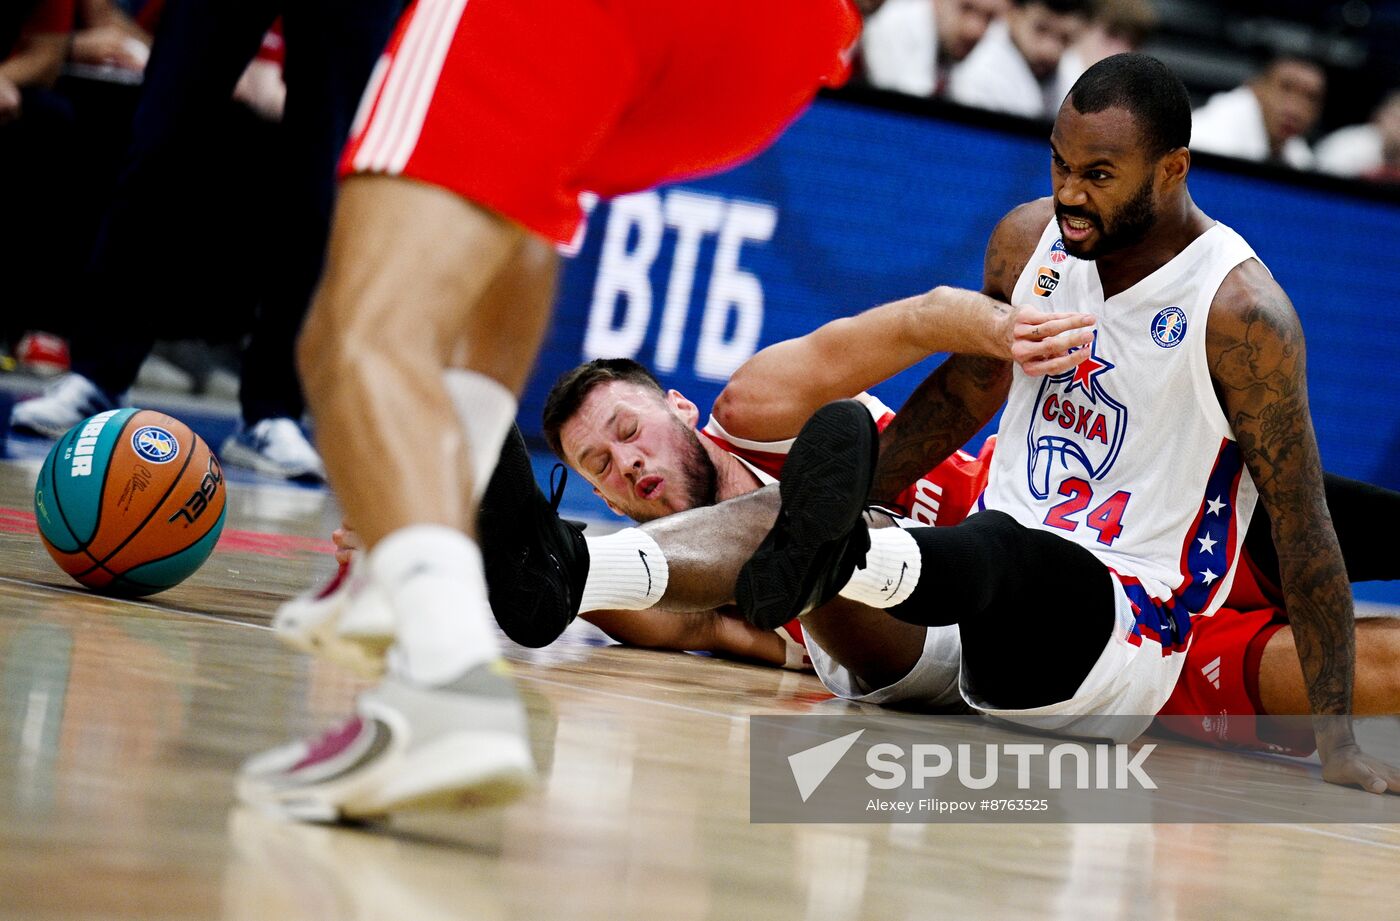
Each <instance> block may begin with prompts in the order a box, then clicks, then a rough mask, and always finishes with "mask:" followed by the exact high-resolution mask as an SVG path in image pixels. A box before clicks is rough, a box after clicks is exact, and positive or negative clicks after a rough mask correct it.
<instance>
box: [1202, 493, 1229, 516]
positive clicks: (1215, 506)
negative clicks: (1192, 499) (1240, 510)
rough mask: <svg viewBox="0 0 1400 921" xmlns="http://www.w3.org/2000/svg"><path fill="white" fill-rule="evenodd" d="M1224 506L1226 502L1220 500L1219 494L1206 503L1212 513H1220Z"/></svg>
mask: <svg viewBox="0 0 1400 921" xmlns="http://www.w3.org/2000/svg"><path fill="white" fill-rule="evenodd" d="M1224 507H1225V503H1224V502H1221V501H1220V497H1219V496H1216V497H1215V498H1214V499H1211V500H1210V501H1208V502H1207V503H1206V510H1207V511H1209V512H1210V513H1211V514H1212V515H1219V514H1220V510H1221V509H1222V508H1224Z"/></svg>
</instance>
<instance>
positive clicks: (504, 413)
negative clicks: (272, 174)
mask: <svg viewBox="0 0 1400 921" xmlns="http://www.w3.org/2000/svg"><path fill="white" fill-rule="evenodd" d="M524 245H525V234H524V232H523V231H521V230H520V229H519V228H517V227H515V226H514V225H512V224H509V223H507V222H506V221H504V220H502V219H500V218H499V217H496V216H495V215H493V214H490V213H488V212H486V211H484V210H482V209H480V208H477V207H476V206H474V205H471V204H469V203H467V202H466V201H465V200H463V199H461V198H459V197H457V196H456V195H453V194H452V193H450V192H446V191H444V190H441V189H437V188H433V187H430V186H426V185H420V184H416V183H411V182H407V181H404V180H397V179H368V178H357V179H354V180H352V181H350V182H347V183H346V184H345V186H344V188H343V190H342V192H341V198H340V205H339V211H338V213H337V216H336V224H335V229H334V231H333V233H332V237H331V248H330V253H329V257H328V263H327V275H326V278H325V281H324V282H323V284H322V288H321V290H320V292H319V293H318V296H317V299H316V303H315V304H314V305H313V307H312V313H311V316H310V318H309V319H308V323H307V328H306V332H305V334H304V335H303V339H302V342H301V344H300V359H301V366H302V372H303V378H304V380H305V383H306V389H307V397H308V400H309V402H310V404H311V406H312V407H313V409H314V411H315V413H316V415H317V417H318V419H319V423H320V424H319V433H320V436H321V437H320V439H319V440H320V442H321V446H322V450H323V453H324V454H325V459H326V463H327V468H328V470H329V472H330V475H331V482H332V483H333V484H334V486H335V488H336V490H337V493H338V494H339V495H340V497H341V499H342V501H343V502H344V504H345V507H346V509H347V513H348V514H349V516H350V517H351V519H352V520H354V521H355V522H356V524H357V526H358V527H359V528H361V530H362V533H363V535H364V537H365V540H366V543H367V544H368V546H369V552H368V553H367V555H366V558H365V560H364V564H363V567H362V570H363V571H364V573H365V574H366V576H365V578H364V579H363V581H362V582H360V583H358V584H356V583H354V582H352V584H351V586H350V588H349V590H348V597H347V598H346V600H345V609H344V611H343V613H342V615H341V620H342V621H343V622H345V623H347V624H350V623H353V622H354V621H356V620H357V619H361V620H372V621H383V620H385V615H386V613H387V615H388V617H387V619H388V620H389V622H391V623H392V624H393V625H394V640H395V645H394V649H393V650H392V654H391V657H390V667H389V675H388V677H387V678H386V679H385V680H384V682H383V683H382V684H381V685H380V686H379V687H378V688H375V689H374V690H372V691H369V692H366V693H365V694H364V695H362V696H361V698H360V701H359V705H358V713H357V716H356V717H355V718H354V719H352V720H351V721H350V722H349V723H347V724H346V725H345V726H344V727H342V728H341V729H339V730H337V731H335V732H333V733H331V734H330V735H328V736H327V737H325V738H324V739H322V740H321V741H320V742H317V743H315V744H310V745H307V744H295V745H291V746H287V747H285V748H282V749H278V750H274V751H272V752H269V753H268V754H267V755H264V756H262V757H260V758H257V759H253V760H252V761H250V762H249V764H248V765H247V766H245V769H244V774H243V778H242V782H241V785H240V795H241V796H242V797H243V798H244V799H245V800H246V801H249V802H251V803H253V804H255V805H259V806H262V807H264V808H269V809H274V810H278V811H281V812H284V813H287V814H290V815H293V816H295V817H298V818H305V819H320V820H329V819H335V818H339V817H343V816H360V815H376V814H381V813H384V812H388V811H391V810H394V809H398V808H403V807H407V806H419V805H433V804H440V803H453V802H459V801H463V800H468V801H481V800H490V799H496V798H500V797H504V796H509V795H512V794H513V793H514V792H516V791H517V790H519V789H520V788H521V787H522V786H523V785H524V784H525V783H526V782H527V781H528V779H529V778H530V776H531V774H532V772H533V765H532V762H531V758H530V754H529V749H528V745H527V740H526V738H525V723H524V712H523V709H522V708H521V706H520V702H519V700H518V698H517V697H516V696H515V693H514V689H513V687H512V685H511V683H510V681H509V679H508V678H507V677H505V675H504V674H503V666H501V665H500V664H499V654H500V651H499V647H498V643H497V640H496V637H495V633H494V630H493V629H492V627H491V624H490V615H489V608H488V605H487V599H486V585H485V578H484V575H483V572H482V566H481V556H480V552H479V550H478V549H477V545H476V544H475V542H474V541H473V540H472V539H471V538H470V537H469V536H468V534H469V533H474V531H475V528H474V522H473V521H472V516H471V514H470V512H469V509H470V508H472V507H473V505H474V502H473V498H474V496H473V473H474V471H478V470H483V469H488V465H489V460H488V458H494V457H495V456H496V455H497V453H498V452H499V449H500V443H501V440H502V438H503V437H504V435H505V433H506V431H507V430H508V427H509V424H510V421H509V420H510V419H511V418H512V417H513V415H514V411H515V397H514V389H515V388H518V387H520V386H521V384H522V383H523V379H524V376H525V374H526V373H528V367H529V364H530V362H531V361H532V359H533V355H534V350H535V348H536V346H537V343H538V339H539V335H540V332H541V330H542V329H543V325H544V322H545V319H546V318H545V317H544V316H534V315H532V314H537V313H538V314H543V313H544V312H545V311H544V309H543V308H542V307H541V306H540V305H525V307H524V309H522V310H520V311H519V316H520V320H521V322H519V323H517V324H515V326H514V328H510V327H505V328H503V327H502V326H501V325H499V324H498V323H492V322H481V321H480V318H479V317H476V316H474V311H475V310H476V309H478V307H479V304H480V302H481V301H482V298H483V296H484V295H485V294H486V293H487V292H488V291H489V290H490V288H491V286H492V284H493V283H494V282H495V281H496V279H497V276H498V275H499V274H500V273H501V272H502V271H505V270H507V267H509V266H512V265H513V260H514V257H515V256H516V255H517V254H518V253H519V252H520V250H521V249H522V247H523V246H524ZM545 268H546V269H552V266H548V265H546V266H545ZM488 319H490V318H488ZM497 319H498V318H497ZM467 336H474V337H477V339H478V340H479V343H480V344H479V345H478V344H473V346H472V349H473V350H474V351H477V352H480V351H481V350H492V349H497V350H500V351H501V352H503V353H504V355H505V357H503V358H502V359H501V360H502V363H503V366H504V367H508V368H515V367H518V369H519V370H516V371H515V373H514V374H513V375H512V376H511V378H510V379H509V380H506V381H497V380H495V379H493V378H490V377H487V376H485V375H481V374H476V373H474V372H466V373H465V377H463V378H460V379H458V380H457V381H456V386H455V388H454V389H455V391H456V392H457V396H458V398H459V399H464V398H465V401H466V402H469V403H471V404H472V405H475V406H477V407H478V408H479V412H478V415H479V416H480V418H482V419H485V420H492V419H494V420H497V421H496V422H495V424H494V429H493V427H492V425H491V424H490V423H482V424H481V425H480V426H477V427H476V428H475V429H474V431H473V432H472V433H471V434H472V436H475V437H474V438H472V437H469V436H468V434H467V433H466V432H465V431H464V429H463V427H462V424H461V423H460V421H459V420H458V417H457V414H456V410H455V409H454V406H453V399H452V397H451V396H449V393H448V386H447V384H446V382H445V379H444V373H445V372H446V370H447V367H448V364H449V362H450V360H451V358H452V357H453V354H454V352H455V350H456V349H457V347H458V346H459V345H460V344H461V342H462V341H463V338H464V337H467ZM464 389H465V390H467V391H470V392H468V393H465V394H464V393H463V392H462V391H463V390H464Z"/></svg>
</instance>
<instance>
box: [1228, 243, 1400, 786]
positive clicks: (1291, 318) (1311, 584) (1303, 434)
mask: <svg viewBox="0 0 1400 921" xmlns="http://www.w3.org/2000/svg"><path fill="white" fill-rule="evenodd" d="M1206 355H1207V360H1208V361H1209V363H1210V369H1211V378H1212V380H1213V381H1214V383H1215V387H1216V390H1217V393H1218V394H1219V397H1220V401H1221V404H1222V406H1223V407H1224V409H1225V415H1226V418H1227V419H1228V420H1229V422H1230V428H1231V430H1232V431H1233V432H1234V435H1235V438H1236V440H1237V441H1238V443H1239V446H1240V451H1241V453H1242V454H1243V456H1244V460H1245V463H1246V465H1247V466H1248V467H1249V472H1250V475H1251V476H1253V478H1254V482H1255V484H1256V485H1257V486H1258V488H1259V498H1260V500H1261V501H1262V502H1263V504H1264V508H1265V510H1266V511H1267V512H1268V513H1269V517H1270V519H1271V520H1272V522H1273V537H1274V545H1275V546H1276V547H1277V548H1278V555H1279V569H1280V573H1281V575H1282V579H1283V593H1284V598H1285V601H1286V605H1287V609H1288V616H1289V621H1290V624H1291V626H1292V629H1293V635H1294V637H1295V640H1296V644H1297V648H1298V660H1299V662H1300V664H1301V665H1302V669H1303V677H1304V681H1305V683H1306V684H1307V689H1308V700H1309V702H1310V704H1311V705H1312V712H1313V715H1314V720H1313V725H1314V731H1315V732H1316V735H1317V750H1318V755H1319V756H1320V757H1321V759H1322V765H1323V768H1322V776H1323V778H1324V779H1326V780H1328V781H1330V782H1332V783H1339V784H1350V785H1355V786H1359V787H1362V788H1364V789H1367V790H1370V791H1371V792H1374V793H1381V792H1384V791H1385V790H1386V789H1387V788H1389V789H1390V790H1391V791H1394V792H1400V771H1397V770H1396V769H1395V768H1393V767H1391V766H1390V765H1387V764H1385V763H1384V762H1381V761H1378V760H1375V759H1373V758H1370V757H1369V756H1367V755H1365V754H1364V753H1362V752H1361V750H1360V749H1359V748H1358V747H1357V745H1356V740H1355V737H1354V736H1353V734H1352V725H1351V715H1350V714H1351V708H1352V681H1353V676H1354V673H1355V665H1356V633H1355V623H1354V617H1355V614H1354V611H1353V608H1352V597H1351V585H1350V583H1349V582H1348V580H1347V574H1346V567H1345V564H1344V563H1343V561H1342V553H1341V548H1340V547H1339V546H1338V544H1337V535H1336V533H1335V531H1334V530H1333V527H1332V519H1331V516H1330V515H1329V514H1328V511H1327V503H1326V499H1325V496H1324V494H1323V488H1322V462H1321V460H1320V458H1319V456H1318V450H1317V438H1316V436H1315V434H1314V433H1313V425H1312V416H1311V414H1310V412H1309V409H1308V391H1307V380H1306V349H1305V346H1304V341H1303V329H1302V325H1301V324H1300V323H1299V320H1298V315H1297V313H1296V312H1295V311H1294V310H1293V305H1292V303H1291V302H1290V301H1289V300H1288V296H1287V295H1285V294H1284V293H1283V290H1282V289H1281V288H1280V287H1279V286H1278V284H1277V283H1276V282H1275V281H1274V280H1273V278H1272V277H1270V275H1269V273H1268V272H1267V270H1265V269H1264V267H1263V266H1262V265H1260V264H1259V263H1258V262H1255V261H1252V260H1251V261H1250V262H1247V263H1244V264H1243V265H1241V266H1239V267H1238V268H1236V269H1235V270H1234V271H1233V272H1231V273H1230V275H1229V276H1228V277H1227V278H1226V280H1225V282H1224V284H1222V285H1221V286H1220V291H1219V292H1218V293H1217V295H1216V298H1215V301H1214V303H1213V304H1212V305H1211V312H1210V320H1209V323H1208V326H1207V331H1206Z"/></svg>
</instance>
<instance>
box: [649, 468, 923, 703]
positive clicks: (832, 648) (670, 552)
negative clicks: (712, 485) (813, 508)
mask: <svg viewBox="0 0 1400 921" xmlns="http://www.w3.org/2000/svg"><path fill="white" fill-rule="evenodd" d="M778 504H779V501H778V489H777V487H776V486H768V487H765V488H763V489H760V490H759V491H757V492H753V493H749V494H748V495H746V496H740V497H739V498H737V499H731V500H729V501H728V502H724V503H721V504H720V505H716V506H711V507H709V508H700V509H692V510H691V511H688V512H682V513H680V514H678V515H670V516H667V517H666V518H661V519H658V520H656V521H652V522H649V523H647V524H645V525H643V526H642V530H643V531H646V532H647V533H648V534H650V535H651V537H652V539H653V540H655V541H656V543H657V544H658V545H659V546H660V547H661V549H662V551H663V552H664V553H665V554H666V560H667V563H668V565H669V566H670V582H669V583H668V584H667V586H666V594H665V596H664V597H663V598H662V599H661V601H660V602H658V603H657V604H656V605H655V607H653V608H651V609H650V610H654V611H673V612H678V613H679V612H688V611H695V610H698V609H702V608H717V607H720V606H721V605H725V604H729V603H731V602H733V600H734V582H735V580H736V579H737V578H738V575H739V570H740V569H741V568H742V567H743V565H744V563H745V562H747V561H748V559H749V557H751V556H752V555H753V552H754V551H755V550H756V549H758V545H759V543H760V542H761V541H762V540H763V538H764V536H765V535H767V533H768V531H769V530H770V529H771V528H772V527H773V521H774V519H775V518H776V517H777V514H778ZM892 524H893V523H892V522H891V521H890V520H889V519H888V518H886V517H885V516H883V515H881V516H875V518H874V519H873V526H874V527H888V526H892ZM802 629H803V630H804V631H806V632H807V633H809V634H810V635H811V636H812V637H813V638H814V639H816V641H817V642H818V643H819V644H820V645H821V647H822V649H824V650H825V651H826V652H827V653H828V654H829V655H830V656H831V657H832V658H833V659H835V660H836V661H837V662H839V663H840V664H841V665H843V666H845V667H846V668H848V669H850V670H851V671H852V672H853V673H854V674H856V675H857V676H858V677H859V678H860V679H861V680H862V681H864V682H865V683H867V684H869V685H870V686H871V687H882V686H884V685H888V684H893V683H894V682H895V681H898V680H899V679H900V678H903V677H904V676H905V675H907V674H908V673H909V670H910V669H912V668H913V667H914V664H915V663H916V662H918V661H919V656H920V655H921V654H922V653H923V649H924V636H925V635H926V633H927V632H928V628H927V627H922V626H918V625H916V624H907V623H904V622H903V621H899V620H896V619H894V618H893V617H891V616H890V615H889V614H887V613H885V612H884V611H881V610H877V609H875V608H870V607H866V606H865V605H862V604H857V603H855V602H853V601H848V600H846V599H844V598H836V599H833V600H832V601H830V602H828V603H827V604H825V605H823V606H822V607H820V608H818V609H816V610H815V611H812V612H811V613H809V614H805V615H803V617H802Z"/></svg>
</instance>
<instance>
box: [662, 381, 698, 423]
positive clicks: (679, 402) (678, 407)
mask: <svg viewBox="0 0 1400 921" xmlns="http://www.w3.org/2000/svg"><path fill="white" fill-rule="evenodd" d="M666 402H667V403H668V404H669V405H670V407H671V409H672V411H673V412H675V413H676V415H678V416H680V417H681V419H683V420H684V421H685V424H686V425H688V426H690V427H691V428H695V427H696V426H697V425H699V424H700V407H698V406H696V405H695V404H694V403H692V402H690V401H689V400H687V399H686V398H685V395H684V394H683V393H681V392H680V391H679V390H668V391H666Z"/></svg>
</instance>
